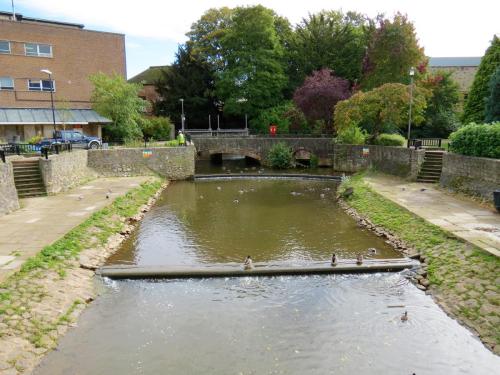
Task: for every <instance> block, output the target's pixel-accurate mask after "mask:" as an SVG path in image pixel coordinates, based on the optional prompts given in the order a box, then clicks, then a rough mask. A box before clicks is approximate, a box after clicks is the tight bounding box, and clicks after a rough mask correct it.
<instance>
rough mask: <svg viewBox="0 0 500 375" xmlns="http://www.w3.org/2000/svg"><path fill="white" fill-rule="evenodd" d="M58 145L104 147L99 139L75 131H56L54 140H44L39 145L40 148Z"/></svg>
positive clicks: (89, 147)
mask: <svg viewBox="0 0 500 375" xmlns="http://www.w3.org/2000/svg"><path fill="white" fill-rule="evenodd" d="M56 143H71V144H72V145H73V147H75V148H77V147H80V148H86V149H96V148H99V147H101V146H102V140H101V139H100V138H99V137H91V136H89V135H85V134H83V133H80V132H77V131H75V130H56V131H55V132H54V138H44V139H42V140H41V141H40V143H38V145H40V146H51V145H53V144H56Z"/></svg>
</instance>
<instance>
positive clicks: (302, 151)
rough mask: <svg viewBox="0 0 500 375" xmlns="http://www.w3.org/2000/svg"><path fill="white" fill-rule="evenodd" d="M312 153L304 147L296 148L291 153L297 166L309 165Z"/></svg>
mask: <svg viewBox="0 0 500 375" xmlns="http://www.w3.org/2000/svg"><path fill="white" fill-rule="evenodd" d="M313 157H314V154H313V153H312V152H311V151H309V150H307V149H306V148H303V147H301V148H298V149H297V150H295V151H294V153H293V158H294V160H295V163H296V165H297V166H302V167H310V166H311V160H312V159H313Z"/></svg>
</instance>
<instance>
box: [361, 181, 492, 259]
mask: <svg viewBox="0 0 500 375" xmlns="http://www.w3.org/2000/svg"><path fill="white" fill-rule="evenodd" d="M365 180H366V182H367V183H368V184H369V185H370V186H371V187H372V188H373V189H374V190H376V191H377V192H378V193H380V194H382V195H383V196H384V197H385V198H388V199H390V200H392V201H394V202H395V203H397V204H399V205H400V206H403V207H405V208H406V209H408V210H409V211H411V212H413V213H415V214H416V215H418V216H420V217H422V218H424V219H426V220H427V221H430V222H431V223H433V224H435V225H437V226H439V227H441V228H443V229H445V230H447V231H449V232H451V233H453V234H454V235H455V236H457V237H460V238H462V239H464V240H466V241H468V242H470V243H472V244H474V245H476V246H478V247H480V248H482V249H484V250H485V251H487V252H489V253H491V254H494V255H496V256H500V214H498V213H497V212H496V211H494V210H493V209H491V210H490V209H487V208H483V207H481V206H479V205H478V204H477V203H474V202H473V201H470V200H466V199H461V198H459V197H454V196H452V195H449V194H446V193H444V192H442V191H440V190H439V189H437V188H436V185H433V184H422V183H416V182H407V181H404V180H402V179H399V178H396V177H389V176H385V175H376V176H369V177H366V178H365Z"/></svg>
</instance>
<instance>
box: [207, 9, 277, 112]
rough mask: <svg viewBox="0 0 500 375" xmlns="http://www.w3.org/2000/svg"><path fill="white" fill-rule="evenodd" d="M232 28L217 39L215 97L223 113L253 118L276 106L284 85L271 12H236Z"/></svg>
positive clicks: (246, 10) (265, 10)
mask: <svg viewBox="0 0 500 375" xmlns="http://www.w3.org/2000/svg"><path fill="white" fill-rule="evenodd" d="M232 21H233V24H232V26H231V28H230V30H228V32H227V33H225V35H224V36H223V37H222V39H221V46H222V53H223V55H224V59H225V64H226V65H225V68H224V70H223V71H222V72H219V73H218V74H217V81H216V83H215V87H216V93H217V96H218V97H220V98H221V99H222V100H223V102H224V111H226V112H228V113H230V114H234V115H244V114H249V115H250V116H251V117H254V116H257V114H258V112H259V110H262V109H265V108H269V107H273V106H275V105H277V104H279V103H280V102H281V101H282V98H283V89H284V87H285V85H286V82H287V77H286V76H285V74H284V67H283V47H282V46H281V45H280V39H279V37H278V34H277V32H276V29H275V24H274V21H275V19H274V12H273V11H271V10H270V9H267V8H264V7H263V6H260V5H258V6H253V7H241V8H236V9H235V11H234V16H233V19H232Z"/></svg>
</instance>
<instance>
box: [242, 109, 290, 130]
mask: <svg viewBox="0 0 500 375" xmlns="http://www.w3.org/2000/svg"><path fill="white" fill-rule="evenodd" d="M292 108H293V105H292V104H291V103H285V104H281V105H278V106H276V107H271V108H268V109H265V110H262V111H261V112H260V113H259V115H258V116H257V117H256V118H254V119H251V120H250V125H251V126H252V128H254V129H255V130H257V132H259V133H262V134H267V133H268V132H269V125H271V124H274V125H276V126H277V131H278V134H286V133H288V130H289V127H290V119H289V118H288V117H287V116H286V113H287V112H288V111H290V110H291V109H292Z"/></svg>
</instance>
